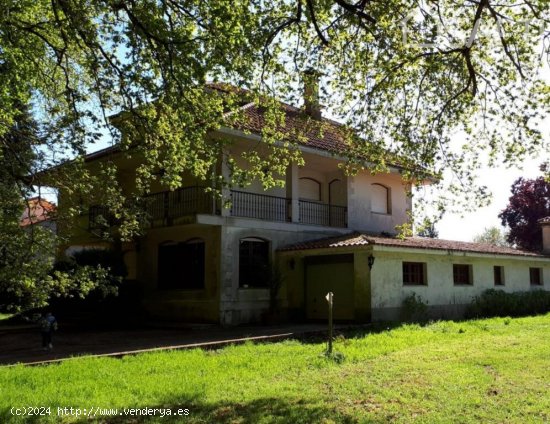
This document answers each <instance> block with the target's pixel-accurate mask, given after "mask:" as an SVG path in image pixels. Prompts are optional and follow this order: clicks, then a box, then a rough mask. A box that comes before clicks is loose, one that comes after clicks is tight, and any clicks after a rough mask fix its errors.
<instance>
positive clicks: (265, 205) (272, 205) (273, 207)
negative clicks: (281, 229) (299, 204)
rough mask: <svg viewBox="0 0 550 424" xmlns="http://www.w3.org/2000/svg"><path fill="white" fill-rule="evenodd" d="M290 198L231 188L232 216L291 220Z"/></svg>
mask: <svg viewBox="0 0 550 424" xmlns="http://www.w3.org/2000/svg"><path fill="white" fill-rule="evenodd" d="M290 205H291V202H290V199H287V198H286V197H277V196H269V195H267V194H257V193H248V192H245V191H236V190H231V210H230V214H231V216H240V217H244V218H256V219H263V220H266V221H279V222H290V220H291V216H290Z"/></svg>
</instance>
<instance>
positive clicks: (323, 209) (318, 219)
mask: <svg viewBox="0 0 550 424" xmlns="http://www.w3.org/2000/svg"><path fill="white" fill-rule="evenodd" d="M299 210H300V223H301V224H310V225H324V226H325V227H342V228H346V227H347V226H348V223H347V219H348V208H347V207H345V206H336V205H329V204H328V203H321V202H312V201H309V200H300V201H299Z"/></svg>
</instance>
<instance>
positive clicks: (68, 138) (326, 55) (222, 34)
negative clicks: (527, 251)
mask: <svg viewBox="0 0 550 424" xmlns="http://www.w3.org/2000/svg"><path fill="white" fill-rule="evenodd" d="M0 6H1V7H0V8H1V10H2V11H3V13H2V14H1V15H0V51H1V53H0V54H1V63H2V72H1V74H0V86H2V87H3V90H2V91H1V92H0V136H2V135H3V134H5V133H6V132H7V131H8V130H9V128H10V127H11V126H12V124H13V122H14V121H15V119H16V116H17V114H18V112H17V110H18V105H20V104H29V103H30V102H31V101H33V102H34V103H33V104H34V109H33V112H35V113H34V115H35V118H36V119H37V120H38V121H39V126H40V127H41V128H42V129H43V131H44V133H45V134H47V135H48V137H47V142H45V143H46V147H45V149H44V152H47V153H48V154H47V155H43V157H42V158H41V160H40V163H39V166H37V167H36V170H39V169H44V168H46V167H48V166H51V165H53V164H57V163H59V162H60V161H62V160H65V159H66V158H67V156H77V160H76V161H75V162H74V163H73V164H72V166H70V167H65V168H64V169H59V168H58V169H56V172H55V173H52V174H51V175H50V176H49V178H50V181H49V182H48V183H50V184H53V185H55V186H56V187H60V188H61V189H63V190H66V192H67V195H75V197H76V198H79V197H83V198H86V199H90V200H93V198H94V197H104V198H105V199H103V200H104V201H102V202H98V203H99V204H103V205H106V206H108V208H109V209H110V210H111V211H112V212H113V214H114V215H116V216H117V218H122V219H123V223H124V225H123V226H122V227H121V235H122V236H123V237H126V238H131V237H132V235H134V234H135V233H136V232H138V231H139V230H140V226H139V222H140V220H139V219H136V215H135V211H132V208H131V205H132V204H134V203H135V201H136V198H135V197H136V196H137V197H140V196H142V195H143V194H144V193H146V192H147V191H148V190H149V189H150V188H151V185H152V184H153V183H154V182H155V181H158V180H160V181H161V182H162V183H163V184H164V185H165V186H167V187H169V188H171V189H174V188H177V187H179V186H180V185H181V183H182V173H183V172H188V173H190V174H191V175H193V176H195V177H196V178H197V179H198V180H199V181H202V182H204V183H206V184H207V185H211V186H212V187H211V188H212V189H214V190H217V191H219V190H220V189H221V188H222V187H224V186H226V185H230V184H242V183H243V182H244V183H246V182H249V181H250V180H251V179H252V178H258V179H259V180H260V181H261V183H262V184H263V185H264V187H271V186H274V185H281V184H283V183H284V178H281V175H284V171H285V169H286V168H287V167H288V165H289V164H290V163H293V162H294V163H298V164H299V163H301V162H302V161H303V159H302V157H301V154H300V152H299V151H298V149H297V148H296V140H298V139H302V140H303V139H304V133H303V132H300V131H296V134H295V133H292V134H290V133H289V132H288V131H286V130H285V128H284V125H283V123H284V111H283V110H282V109H281V107H280V106H279V104H278V103H277V102H276V101H275V100H274V99H275V98H280V99H282V100H284V101H287V102H289V103H292V104H294V105H300V103H301V100H302V93H301V91H302V90H301V87H302V81H301V79H302V75H303V74H304V73H305V72H306V71H308V70H311V68H314V69H315V70H317V71H319V72H322V73H323V75H322V78H321V84H320V102H321V103H322V104H325V105H327V106H328V107H329V108H330V111H331V113H332V115H333V116H335V117H336V118H338V119H339V120H341V121H343V123H344V124H345V126H343V127H342V138H343V139H344V140H343V143H344V144H345V145H347V146H348V151H346V152H343V155H344V156H346V157H347V158H348V159H349V161H348V163H347V164H344V165H343V168H344V169H346V170H348V171H350V172H356V171H357V170H358V169H360V168H362V167H363V166H364V164H365V162H368V163H370V164H372V165H369V166H371V169H372V170H373V171H386V170H387V169H388V165H389V164H390V163H391V162H393V161H394V159H395V158H399V162H400V164H401V165H404V166H405V168H406V169H408V170H409V171H406V172H405V174H404V177H405V178H406V179H409V180H410V181H414V180H415V178H424V177H426V176H427V175H441V174H442V172H443V171H445V170H447V171H451V172H452V173H454V174H455V177H456V178H454V179H451V180H452V183H451V184H452V185H451V187H449V190H450V191H451V194H454V195H456V194H458V193H462V194H464V195H465V196H466V198H465V199H464V204H465V205H470V207H476V206H477V204H478V203H479V202H480V201H486V200H487V198H488V193H487V192H486V190H485V189H484V188H483V187H476V186H475V184H474V172H473V171H474V170H475V169H476V168H478V167H479V166H480V164H481V163H482V160H483V158H484V157H485V156H488V157H489V161H490V162H491V163H501V162H504V163H507V164H508V163H515V162H518V161H520V160H521V159H522V158H523V157H524V156H525V155H526V154H528V153H536V152H537V151H543V150H544V145H543V144H544V143H543V138H542V134H541V131H540V129H539V128H538V127H537V125H538V122H540V121H542V120H544V118H545V114H547V113H548V108H549V105H550V100H549V93H550V89H549V88H548V84H547V83H546V82H545V80H544V79H543V78H542V76H541V75H540V68H541V65H542V63H541V57H542V56H543V55H540V52H539V50H540V49H541V48H543V49H544V50H545V52H548V46H549V43H544V42H542V43H541V38H545V37H548V33H547V32H545V30H544V28H546V27H547V26H548V23H549V20H550V17H549V10H548V7H547V2H546V0H534V1H533V0H530V1H527V0H521V1H519V3H518V2H517V1H512V0H504V1H501V2H498V3H497V2H494V1H493V0H490V1H482V2H465V3H461V4H457V2H455V1H450V0H446V1H440V2H438V3H437V7H432V5H431V3H429V2H428V3H426V2H416V3H415V2H413V3H411V2H409V1H404V0H391V1H387V0H384V1H382V0H376V1H369V2H359V3H356V4H355V3H353V2H348V1H343V0H342V1H340V0H339V1H336V2H329V1H316V2H313V1H308V2H303V1H302V0H290V1H289V0H274V1H269V2H249V1H245V0H232V1H229V0H207V1H204V0H190V1H186V2H179V1H168V0H160V1H157V2H152V1H149V0H136V1H132V2H111V1H96V0H87V1H84V0H74V1H70V2H67V1H59V0H54V1H46V0H37V1H22V2H13V1H11V0H3V1H2V2H1V3H0ZM527 22H528V23H529V25H526V23H527ZM437 30H440V31H437ZM428 41H429V42H433V44H434V47H426V46H425V44H426V42H428ZM541 46H542V47H541ZM207 81H222V82H223V81H225V82H230V83H232V84H234V85H235V86H237V87H242V88H245V89H247V90H248V91H247V92H246V93H245V92H243V91H241V90H235V89H233V90H229V89H227V90H221V91H224V94H223V95H221V94H220V93H221V91H220V90H217V89H204V84H205V82H207ZM210 87H212V86H210ZM250 104H255V105H257V106H260V107H261V109H262V110H263V111H264V112H265V114H264V118H265V119H264V121H265V122H264V123H265V125H264V128H263V129H262V134H261V135H262V136H263V139H264V147H265V149H263V150H260V149H249V150H248V151H246V152H244V153H243V155H242V158H241V159H243V161H242V163H243V164H242V165H239V163H241V162H240V161H236V160H233V161H231V160H230V161H229V162H230V163H229V165H230V168H231V169H232V170H233V174H232V176H231V177H227V176H220V175H217V174H215V173H214V172H213V170H214V169H216V168H217V167H218V165H219V162H220V159H221V158H222V157H223V156H224V155H225V153H226V152H227V149H226V148H227V146H228V144H230V143H231V139H230V138H229V137H221V138H216V139H215V140H213V139H209V137H208V135H209V134H212V131H213V130H216V129H219V128H220V127H222V126H223V127H239V128H245V129H246V125H244V123H243V121H242V107H244V106H245V105H250ZM310 121H311V120H308V119H307V118H305V119H304V128H305V129H306V130H307V129H309V128H310V126H309V123H311V122H310ZM373 123H375V124H374V125H373ZM311 128H314V127H311ZM457 130H462V133H461V134H464V137H465V140H464V144H463V145H462V146H451V136H452V134H455V133H456V132H457ZM313 131H318V132H322V131H323V129H322V126H321V128H320V129H319V128H318V129H314V130H313ZM102 134H109V135H110V136H111V137H112V138H113V140H112V141H113V142H114V143H119V146H120V154H121V155H123V156H124V155H126V156H132V157H140V158H141V163H140V164H139V166H138V169H137V173H136V186H137V193H128V192H125V191H124V190H123V189H122V188H121V187H120V185H118V183H117V181H116V178H113V177H114V176H115V175H116V170H114V169H113V168H116V166H115V164H114V162H113V161H106V162H107V163H106V166H105V168H104V169H103V170H102V171H101V173H100V174H99V175H92V173H90V172H89V170H87V169H85V167H83V161H82V154H83V152H84V151H86V150H87V149H88V148H89V147H90V145H91V144H92V143H94V142H97V141H98V140H100V139H101V137H102ZM365 140H368V143H367V142H365ZM388 150H389V151H390V154H388ZM484 153H486V155H485V154H484ZM266 169H267V172H266ZM159 171H162V172H159ZM281 171H283V172H281ZM35 175H39V174H36V173H35ZM44 182H45V181H44ZM106 182H108V183H106ZM98 188H101V190H98ZM473 199H475V200H478V202H474V201H472V200H473ZM74 204H75V205H77V204H78V202H74ZM78 208H79V207H78V206H75V208H74V209H75V210H73V211H71V213H73V214H76V213H77V212H79V211H78ZM131 212H133V213H131Z"/></svg>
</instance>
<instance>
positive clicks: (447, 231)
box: [436, 158, 543, 241]
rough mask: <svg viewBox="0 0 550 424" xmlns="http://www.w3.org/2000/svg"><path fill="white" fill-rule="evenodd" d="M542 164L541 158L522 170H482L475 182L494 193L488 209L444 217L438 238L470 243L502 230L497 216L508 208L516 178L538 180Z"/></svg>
mask: <svg viewBox="0 0 550 424" xmlns="http://www.w3.org/2000/svg"><path fill="white" fill-rule="evenodd" d="M542 162H543V160H542V159H541V158H535V159H534V158H530V159H528V160H526V161H525V162H524V163H523V169H519V168H510V169H506V168H504V167H500V168H484V169H481V170H480V171H479V180H478V181H479V183H480V184H482V185H486V186H487V187H488V188H489V190H490V191H491V192H492V193H493V201H492V202H491V204H490V205H489V206H487V207H483V208H479V209H477V210H476V211H475V212H472V213H467V214H464V216H463V217H461V216H460V215H459V214H451V213H449V214H446V215H445V216H444V217H443V219H442V220H441V221H440V222H439V223H437V225H436V229H437V230H438V232H439V238H441V239H447V240H460V241H472V240H473V238H474V237H475V236H476V235H477V234H480V233H481V232H483V230H484V229H485V228H489V227H493V226H497V227H501V224H500V219H498V214H499V213H500V211H502V209H504V208H505V207H506V205H507V204H508V198H509V197H510V195H511V191H510V189H511V187H512V183H513V182H514V181H515V180H517V179H518V178H519V177H524V178H536V177H539V176H541V172H540V170H539V165H540V164H541V163H542Z"/></svg>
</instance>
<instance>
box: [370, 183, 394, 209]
mask: <svg viewBox="0 0 550 424" xmlns="http://www.w3.org/2000/svg"><path fill="white" fill-rule="evenodd" d="M371 187H372V190H371V191H372V198H371V211H372V212H374V213H383V214H390V213H391V205H390V189H389V188H388V187H386V186H383V185H382V184H377V183H374V184H372V185H371Z"/></svg>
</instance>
